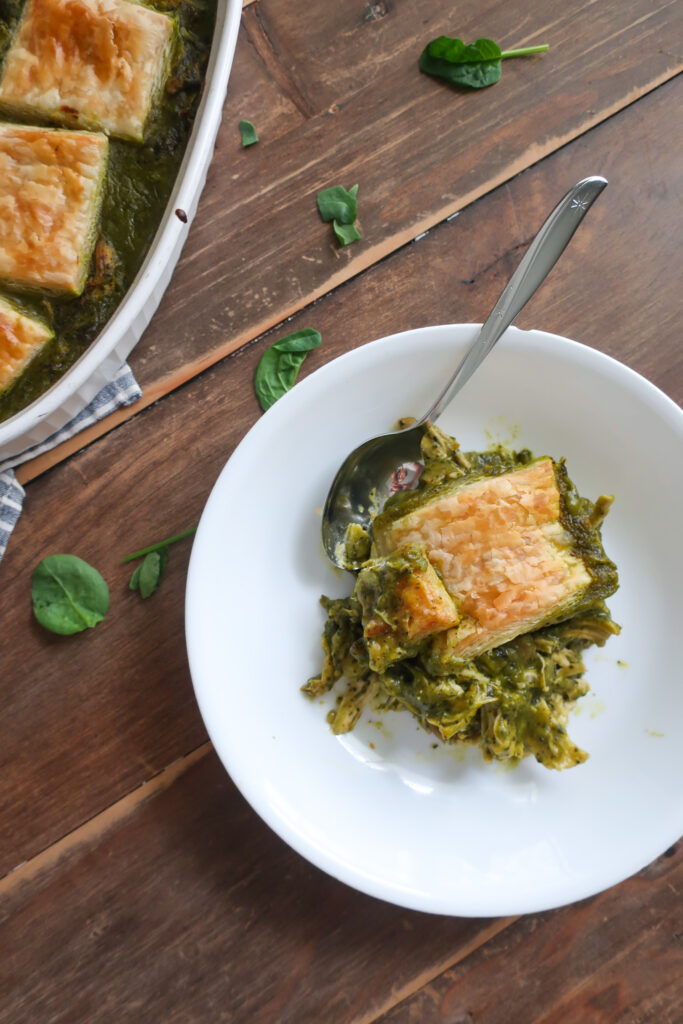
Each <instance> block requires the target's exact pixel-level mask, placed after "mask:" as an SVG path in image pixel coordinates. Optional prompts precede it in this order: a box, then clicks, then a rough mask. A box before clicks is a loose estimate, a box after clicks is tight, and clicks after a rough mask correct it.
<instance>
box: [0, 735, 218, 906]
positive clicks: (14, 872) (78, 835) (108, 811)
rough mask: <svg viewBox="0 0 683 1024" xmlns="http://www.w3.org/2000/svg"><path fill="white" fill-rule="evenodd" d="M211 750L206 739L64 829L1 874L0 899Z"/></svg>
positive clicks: (95, 835)
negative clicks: (69, 830) (112, 801)
mask: <svg viewBox="0 0 683 1024" xmlns="http://www.w3.org/2000/svg"><path fill="white" fill-rule="evenodd" d="M212 750H213V747H212V745H211V743H210V742H209V741H208V740H207V741H206V742H205V743H202V744H201V746H199V747H195V749H194V750H192V751H190V753H189V754H185V755H184V756H183V757H179V758H177V759H176V760H175V761H172V762H171V764H169V765H167V766H166V768H162V769H161V771H159V772H157V773H156V775H152V776H151V778H149V779H147V780H146V781H145V782H143V783H141V784H140V785H139V786H136V787H135V789H132V790H131V791H130V792H129V793H126V795H125V796H122V797H121V798H120V799H118V800H116V801H115V802H114V803H113V804H110V805H109V807H106V808H105V809H104V810H103V811H100V812H99V813H98V814H95V815H93V817H92V818H88V820H87V821H84V822H83V823H82V824H81V825H78V826H77V827H76V828H75V829H73V830H72V831H71V832H67V834H66V835H65V836H62V838H61V839H57V840H56V841H55V842H54V843H52V844H51V845H50V846H47V847H46V848H45V849H44V850H41V851H40V853H37V854H36V855H35V856H34V857H31V858H29V860H25V861H24V862H23V863H22V864H19V865H17V867H15V868H12V869H11V870H10V871H8V872H7V874H6V875H4V877H2V878H0V898H2V897H3V896H7V895H8V894H9V893H10V892H11V891H12V890H14V889H15V888H16V887H17V886H19V885H21V884H22V882H27V881H29V880H30V879H32V878H35V877H36V875H38V874H41V873H42V872H44V871H47V870H48V869H49V868H51V867H53V866H54V865H55V864H56V863H57V862H58V861H59V860H61V858H62V857H64V856H65V855H66V854H67V853H70V852H71V851H73V850H76V849H78V847H79V846H83V845H85V843H87V842H90V841H91V840H93V839H96V838H100V837H101V836H102V835H103V834H104V833H105V832H106V831H107V830H108V829H110V828H112V827H113V826H114V825H117V824H118V823H119V822H120V821H123V820H124V819H125V818H128V817H130V815H131V814H133V812H134V811H136V810H137V808H138V807H139V806H140V805H141V804H143V803H145V802H146V801H147V800H149V799H150V798H151V797H153V796H156V795H157V793H162V792H163V791H164V790H166V789H169V787H170V786H172V785H173V783H174V782H175V781H176V779H178V778H180V776H181V775H184V774H185V772H186V771H188V770H189V769H190V768H192V766H193V765H195V764H196V763H197V762H198V761H201V759H202V758H203V757H205V756H206V755H207V754H208V753H210V752H211V751H212Z"/></svg>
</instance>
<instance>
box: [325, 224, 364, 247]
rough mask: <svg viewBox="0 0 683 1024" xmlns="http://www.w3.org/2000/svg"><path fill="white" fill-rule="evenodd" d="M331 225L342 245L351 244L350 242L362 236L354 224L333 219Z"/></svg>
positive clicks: (356, 240)
mask: <svg viewBox="0 0 683 1024" xmlns="http://www.w3.org/2000/svg"><path fill="white" fill-rule="evenodd" d="M332 227H333V228H334V233H335V235H336V236H337V240H338V241H339V242H340V243H341V244H342V245H351V242H358V241H359V240H360V239H361V238H362V237H363V236H362V235H361V233H360V231H359V230H358V228H357V227H356V225H355V224H340V223H339V222H338V221H336V220H335V221H333V222H332Z"/></svg>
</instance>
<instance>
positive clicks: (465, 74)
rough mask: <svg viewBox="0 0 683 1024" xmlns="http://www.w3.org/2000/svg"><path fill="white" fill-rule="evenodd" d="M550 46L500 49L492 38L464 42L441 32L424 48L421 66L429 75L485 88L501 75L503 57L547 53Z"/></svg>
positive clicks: (462, 84)
mask: <svg viewBox="0 0 683 1024" xmlns="http://www.w3.org/2000/svg"><path fill="white" fill-rule="evenodd" d="M547 49H548V47H547V46H546V45H543V46H527V47H523V48H522V49H519V50H506V51H505V52H501V49H500V46H498V44H497V43H494V41H493V39H476V40H475V41H474V42H473V43H464V42H463V41H462V39H451V38H450V37H449V36H439V37H438V39H433V40H432V42H431V43H429V44H428V45H427V46H426V47H425V49H424V50H423V51H422V54H421V56H420V70H421V71H424V73H425V74H427V75H433V76H435V77H437V78H445V79H446V81H447V82H450V83H451V85H459V86H464V87H465V88H468V89H485V88H486V87H487V86H489V85H495V83H496V82H497V81H498V80H499V79H500V76H501V70H502V69H501V61H502V60H506V59H507V58H508V57H526V56H529V55H530V54H534V53H545V51H546V50H547Z"/></svg>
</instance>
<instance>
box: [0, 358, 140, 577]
mask: <svg viewBox="0 0 683 1024" xmlns="http://www.w3.org/2000/svg"><path fill="white" fill-rule="evenodd" d="M141 396H142V391H141V390H140V385H139V384H138V382H137V381H136V379H135V377H134V376H133V372H132V370H131V369H130V367H129V366H128V363H124V364H123V366H122V367H121V369H120V370H119V372H118V373H117V375H116V377H115V378H114V380H113V381H112V382H111V384H107V385H105V387H103V388H102V390H101V391H100V392H98V394H96V395H95V397H94V398H93V400H92V402H90V404H89V405H87V406H86V407H85V409H82V410H81V412H79V413H78V415H77V416H74V418H73V419H72V420H70V422H69V423H66V424H65V425H64V426H63V427H61V428H60V429H59V430H57V431H56V432H55V433H54V434H51V435H50V437H48V438H46V439H45V440H44V441H40V442H39V443H38V444H34V445H32V446H31V447H30V448H27V449H26V451H23V452H21V454H20V455H12V456H10V457H9V458H8V459H4V460H2V459H0V561H2V556H3V555H4V554H5V551H6V550H7V545H8V543H9V539H10V536H11V534H12V530H13V529H14V527H15V526H16V525H17V522H18V520H19V516H20V515H21V509H22V506H23V503H24V498H25V496H26V495H25V491H24V488H23V487H22V486H21V484H20V483H19V481H18V480H17V478H16V476H15V475H14V467H15V466H19V465H21V463H22V462H28V460H29V459H34V458H35V457H36V456H37V455H42V453H43V452H48V451H50V449H51V448H55V447H56V446H57V445H58V444H61V442H62V441H66V440H67V439H68V438H70V437H73V436H74V434H78V433H79V432H80V431H81V430H85V428H86V427H90V426H92V424H93V423H97V422H98V420H102V419H104V417H105V416H109V414H110V413H112V412H114V410H115V409H118V408H119V407H120V406H122V405H132V404H133V402H137V400H138V398H140V397H141Z"/></svg>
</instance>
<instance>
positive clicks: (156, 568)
mask: <svg viewBox="0 0 683 1024" xmlns="http://www.w3.org/2000/svg"><path fill="white" fill-rule="evenodd" d="M167 561H168V548H159V550H158V551H150V553H149V554H148V555H145V558H144V561H143V562H142V564H141V565H140V566H138V568H137V569H136V570H135V572H134V573H133V576H132V578H131V581H130V586H131V589H136V590H139V591H140V597H142V598H144V599H145V600H147V598H148V597H151V596H152V594H153V593H154V592H155V590H157V588H158V586H159V584H160V583H161V577H162V575H163V572H164V569H165V568H166V563H167ZM136 573H138V577H137V587H135V588H134V587H133V580H134V579H135V574H136Z"/></svg>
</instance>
